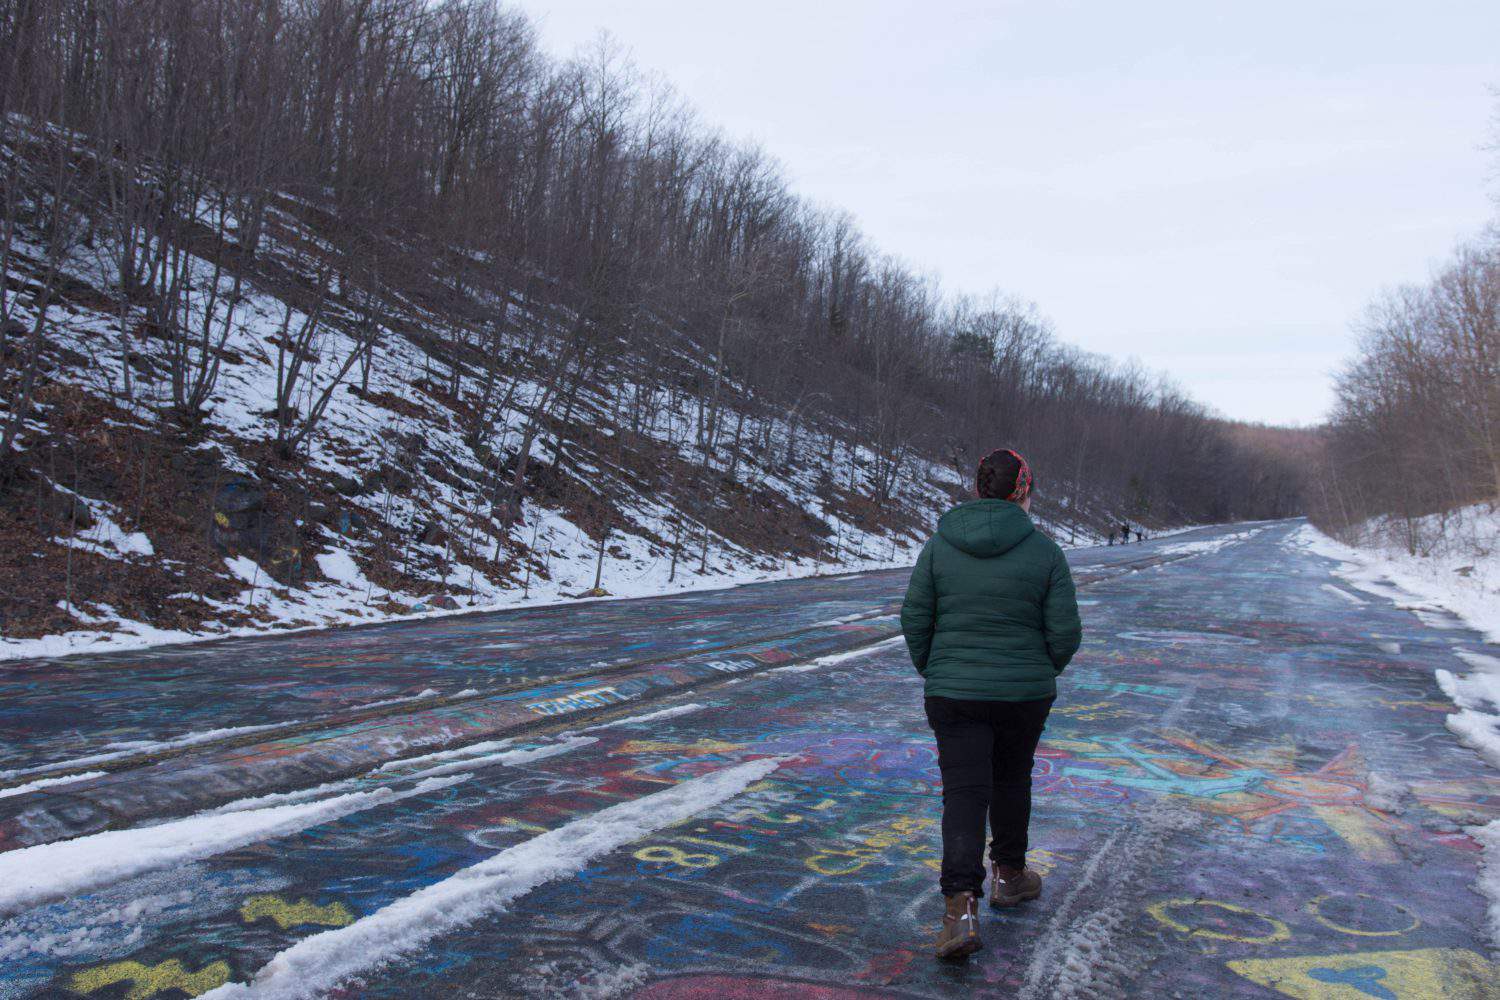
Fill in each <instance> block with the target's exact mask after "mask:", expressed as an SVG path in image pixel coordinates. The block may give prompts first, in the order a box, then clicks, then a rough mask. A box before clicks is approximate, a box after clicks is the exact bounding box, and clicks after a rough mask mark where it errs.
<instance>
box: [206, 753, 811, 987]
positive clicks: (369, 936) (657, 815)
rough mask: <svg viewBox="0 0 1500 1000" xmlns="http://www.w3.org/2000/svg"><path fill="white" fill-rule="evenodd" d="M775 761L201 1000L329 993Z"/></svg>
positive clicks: (452, 884)
mask: <svg viewBox="0 0 1500 1000" xmlns="http://www.w3.org/2000/svg"><path fill="white" fill-rule="evenodd" d="M781 763H782V761H781V759H780V758H763V759H761V760H753V761H748V762H746V763H743V764H736V765H734V766H732V767H726V768H724V769H722V770H719V771H715V772H713V773H712V774H706V775H703V776H702V777H698V778H693V779H690V780H688V781H684V782H683V783H681V784H679V785H677V786H675V787H673V788H669V789H667V790H666V791H662V792H655V793H653V794H651V795H646V796H642V797H641V798H638V799H634V800H631V801H629V802H622V803H620V804H619V805H614V806H610V807H609V808H607V809H603V810H601V811H599V812H597V813H594V814H593V815H590V816H585V817H582V818H581V819H576V820H573V821H572V822H569V823H565V824H563V825H562V826H560V827H558V828H557V829H555V830H549V831H548V832H547V833H544V834H540V835H539V836H536V837H533V838H531V839H530V840H527V841H524V842H522V843H520V844H517V845H515V846H514V847H510V848H507V849H506V850H503V851H501V852H500V853H498V854H496V855H494V856H493V857H491V858H489V859H487V860H485V861H481V862H479V863H478V864H476V865H471V866H470V867H468V868H465V869H463V870H461V871H459V872H458V873H457V874H454V875H451V876H449V877H448V878H446V879H443V880H442V881H441V882H436V883H434V884H432V885H429V886H427V887H426V888H423V889H419V890H417V891H416V892H414V893H412V894H411V895H409V896H405V897H403V898H402V899H399V900H397V901H396V902H394V903H391V904H390V905H389V906H386V907H384V908H383V909H380V910H376V911H375V912H374V913H371V914H369V915H368V916H365V917H361V918H360V919H358V920H356V921H355V922H354V923H352V924H350V925H349V926H347V927H340V928H338V929H336V930H331V931H324V932H322V933H320V934H314V935H312V936H311V937H308V938H304V939H303V940H301V941H299V942H297V943H296V944H294V945H292V946H291V947H290V948H287V949H286V950H285V951H283V952H281V953H280V954H279V955H277V956H276V957H274V958H272V959H271V961H269V962H268V963H266V965H265V966H264V967H263V968H262V969H261V970H260V971H259V972H258V973H256V975H255V978H254V979H252V980H251V981H250V982H248V983H227V984H225V985H224V986H220V987H219V988H217V989H215V990H211V991H209V992H208V993H205V994H204V995H203V996H204V1000H232V998H257V1000H272V998H275V1000H295V998H300V997H306V996H309V995H312V994H316V993H322V992H325V991H327V990H330V989H332V988H334V987H335V986H337V985H338V984H339V983H342V982H344V981H346V980H348V979H350V978H351V977H354V976H357V975H359V974H361V973H364V972H368V971H370V970H372V969H375V968H378V967H380V966H382V965H385V964H386V963H388V962H390V961H392V960H393V959H395V958H397V957H399V956H400V955H403V954H409V953H411V952H412V951H415V950H418V949H420V948H421V947H422V946H423V945H425V944H426V943H427V942H428V941H431V940H432V939H433V938H435V937H438V936H439V935H441V934H446V933H448V932H450V931H452V930H454V929H456V928H458V927H462V926H464V925H466V924H469V923H472V922H473V921H475V920H477V919H479V918H480V917H482V916H484V915H485V914H487V913H491V912H493V911H496V910H500V909H503V908H504V907H505V906H506V905H508V904H509V903H511V902H513V901H514V900H516V899H518V898H519V897H521V896H523V895H525V894H526V893H528V892H530V891H531V890H533V889H535V888H536V887H537V886H540V885H543V884H545V883H547V882H551V881H554V880H556V879H559V878H565V877H567V876H570V875H574V874H576V873H577V872H578V871H580V870H581V869H582V868H583V867H584V866H585V865H587V864H588V863H589V862H590V861H592V860H593V859H595V858H597V857H601V856H603V855H605V854H608V853H610V852H612V851H616V850H618V849H620V848H622V847H625V846H626V845H628V844H631V843H634V842H635V841H637V840H639V839H640V838H642V837H644V836H646V835H647V834H649V833H653V832H655V831H657V830H661V829H664V828H666V827H669V826H672V825H674V824H676V823H681V822H683V821H685V820H687V819H690V818H692V817H693V816H695V815H697V814H698V813H700V812H703V811H704V810H705V809H710V808H712V807H714V806H717V805H721V804H723V803H725V802H727V801H729V800H730V799H732V798H734V797H735V796H736V795H739V794H740V793H741V792H743V791H744V790H745V789H746V788H748V787H750V786H751V785H752V784H754V783H755V782H757V781H760V780H761V779H763V778H765V777H766V776H768V775H769V774H771V772H773V771H775V770H776V768H778V767H779V766H780V765H781Z"/></svg>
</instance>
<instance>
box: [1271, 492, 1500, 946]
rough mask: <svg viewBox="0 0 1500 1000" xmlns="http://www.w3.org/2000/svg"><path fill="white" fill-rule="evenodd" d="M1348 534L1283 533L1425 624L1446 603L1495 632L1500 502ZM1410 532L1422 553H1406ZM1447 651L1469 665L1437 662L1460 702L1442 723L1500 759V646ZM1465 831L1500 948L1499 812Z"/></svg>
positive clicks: (1499, 613)
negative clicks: (1458, 668) (1464, 668)
mask: <svg viewBox="0 0 1500 1000" xmlns="http://www.w3.org/2000/svg"><path fill="white" fill-rule="evenodd" d="M1355 537H1356V538H1357V539H1358V540H1359V541H1360V542H1361V546H1360V547H1359V548H1353V547H1350V546H1348V545H1345V544H1343V543H1341V542H1337V541H1335V540H1334V539H1332V538H1329V537H1328V536H1327V535H1325V534H1323V533H1322V532H1321V531H1318V530H1317V529H1316V528H1314V527H1312V526H1311V525H1306V526H1304V527H1303V528H1302V529H1300V530H1299V531H1298V532H1297V533H1296V534H1295V535H1293V536H1292V537H1291V539H1289V543H1290V544H1292V545H1295V546H1299V547H1301V548H1304V549H1306V550H1308V551H1311V552H1313V553H1315V554H1317V555H1321V556H1326V557H1328V558H1330V559H1334V560H1337V561H1338V563H1339V567H1338V568H1337V569H1336V570H1334V573H1335V574H1336V575H1338V576H1339V577H1341V578H1343V579H1344V580H1346V581H1348V582H1349V583H1350V584H1352V585H1353V586H1355V587H1357V588H1359V589H1360V590H1363V591H1365V592H1367V593H1371V594H1375V595H1377V596H1380V597H1384V598H1388V599H1392V600H1395V601H1396V602H1397V603H1398V605H1399V606H1400V607H1404V608H1407V609H1408V610H1411V611H1413V612H1415V613H1416V614H1417V615H1418V616H1419V617H1423V618H1424V620H1428V621H1430V622H1431V624H1434V625H1437V626H1439V627H1441V626H1442V624H1443V623H1442V622H1441V621H1440V620H1433V619H1432V618H1431V617H1430V614H1431V612H1433V611H1436V610H1445V611H1449V612H1452V613H1453V614H1455V615H1457V616H1458V617H1459V618H1461V619H1463V620H1464V622H1466V623H1467V624H1468V625H1470V626H1471V627H1473V628H1474V629H1475V630H1476V631H1478V632H1480V633H1482V634H1483V635H1484V637H1485V638H1486V639H1487V640H1488V641H1489V642H1492V643H1494V642H1500V510H1490V508H1489V507H1488V506H1487V505H1480V506H1474V507H1466V508H1463V509H1461V510H1458V511H1452V512H1449V513H1448V514H1446V515H1434V516H1433V517H1429V518H1423V519H1421V520H1419V521H1417V522H1414V523H1412V524H1407V523H1406V522H1405V521H1396V520H1393V519H1387V518H1380V519H1377V520H1376V521H1372V522H1369V523H1367V524H1366V525H1363V526H1362V528H1361V530H1359V531H1357V532H1356V533H1355ZM1417 540H1421V545H1420V547H1419V552H1421V553H1422V554H1418V555H1413V554H1412V552H1411V549H1412V547H1413V543H1414V542H1416V541H1417ZM1333 589H1336V588H1333ZM1345 596H1348V595H1345ZM1413 599H1415V602H1414V601H1413ZM1398 648H1399V647H1398ZM1453 653H1454V655H1455V656H1457V657H1458V658H1459V659H1460V660H1462V661H1463V662H1464V663H1465V664H1467V665H1469V666H1470V667H1473V668H1474V669H1473V671H1472V672H1470V673H1466V674H1457V673H1455V672H1453V671H1450V670H1438V671H1436V677H1437V683H1438V687H1440V688H1441V689H1442V691H1443V693H1444V694H1445V695H1447V696H1448V697H1449V698H1450V699H1452V701H1453V703H1454V704H1455V705H1456V706H1457V707H1458V711H1457V712H1455V713H1454V714H1452V715H1450V716H1448V718H1447V724H1448V728H1449V729H1450V730H1451V731H1452V732H1453V734H1454V735H1455V736H1457V737H1458V738H1459V740H1460V742H1462V743H1463V744H1464V745H1466V746H1469V747H1472V748H1473V749H1474V750H1475V751H1477V752H1478V753H1479V755H1480V756H1481V757H1483V758H1484V759H1485V760H1486V761H1488V762H1489V763H1490V764H1491V765H1493V766H1495V767H1497V768H1500V656H1494V655H1491V654H1489V653H1482V652H1479V651H1477V650H1473V649H1454V650H1453ZM1467 832H1468V834H1469V835H1470V836H1471V837H1473V838H1474V839H1475V840H1476V841H1478V843H1479V844H1480V845H1481V846H1482V847H1483V849H1484V860H1483V861H1482V863H1481V867H1480V873H1479V882H1478V889H1479V891H1480V892H1481V893H1483V894H1484V896H1485V897H1486V898H1487V899H1489V901H1490V907H1489V923H1490V927H1489V930H1490V936H1491V939H1492V940H1493V941H1494V943H1495V946H1496V947H1497V948H1500V820H1496V821H1494V822H1492V823H1490V824H1489V825H1487V826H1471V827H1468V828H1467Z"/></svg>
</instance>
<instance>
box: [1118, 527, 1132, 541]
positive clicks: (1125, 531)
mask: <svg viewBox="0 0 1500 1000" xmlns="http://www.w3.org/2000/svg"><path fill="white" fill-rule="evenodd" d="M1120 544H1122V545H1129V544H1130V525H1129V524H1122V525H1120Z"/></svg>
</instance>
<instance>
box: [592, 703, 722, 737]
mask: <svg viewBox="0 0 1500 1000" xmlns="http://www.w3.org/2000/svg"><path fill="white" fill-rule="evenodd" d="M703 708H704V706H702V705H700V704H698V703H697V702H693V703H691V704H688V705H675V706H673V707H672V708H664V709H662V710H661V711H659V712H647V713H646V714H645V715H631V716H627V717H625V718H623V719H615V720H613V721H611V722H601V723H599V725H597V726H589V727H588V728H587V729H585V730H584V732H586V733H588V732H592V731H594V730H595V729H611V728H613V727H615V726H633V725H635V724H636V723H638V722H656V721H657V720H659V719H672V718H676V717H677V716H679V715H688V714H690V713H692V712H701V711H703Z"/></svg>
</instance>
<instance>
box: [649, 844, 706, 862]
mask: <svg viewBox="0 0 1500 1000" xmlns="http://www.w3.org/2000/svg"><path fill="white" fill-rule="evenodd" d="M635 857H636V860H637V861H655V862H658V863H670V864H674V865H677V866H679V867H681V868H712V867H713V866H714V865H716V864H718V863H719V856H718V855H717V854H707V853H703V854H694V853H691V852H688V851H684V850H683V849H682V848H680V847H671V846H669V845H667V844H657V845H655V846H652V847H643V848H641V849H640V850H639V851H636V852H635Z"/></svg>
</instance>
